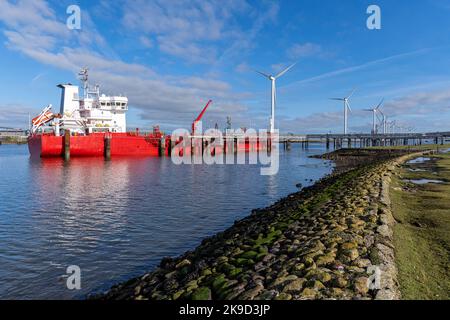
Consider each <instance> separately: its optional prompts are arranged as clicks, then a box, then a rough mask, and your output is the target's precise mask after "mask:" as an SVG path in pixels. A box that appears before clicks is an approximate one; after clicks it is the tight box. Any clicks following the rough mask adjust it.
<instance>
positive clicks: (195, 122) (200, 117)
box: [192, 100, 212, 134]
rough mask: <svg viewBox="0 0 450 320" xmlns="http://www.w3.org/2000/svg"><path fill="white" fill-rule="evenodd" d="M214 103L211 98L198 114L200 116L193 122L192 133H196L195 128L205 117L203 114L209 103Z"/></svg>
mask: <svg viewBox="0 0 450 320" xmlns="http://www.w3.org/2000/svg"><path fill="white" fill-rule="evenodd" d="M211 103H212V100H209V101H208V103H207V104H206V106H205V107H204V108H203V110H202V112H200V114H199V115H198V117H197V118H196V119H195V120H194V122H193V123H192V134H195V129H196V127H197V123H198V122H199V121H200V120H201V119H202V118H203V115H204V114H205V112H206V109H208V107H209V105H210V104H211Z"/></svg>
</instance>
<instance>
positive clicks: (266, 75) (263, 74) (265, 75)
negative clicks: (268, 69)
mask: <svg viewBox="0 0 450 320" xmlns="http://www.w3.org/2000/svg"><path fill="white" fill-rule="evenodd" d="M253 71H255V72H256V73H259V74H260V75H262V76H263V77H266V78H268V79H270V75H268V74H265V73H264V72H261V71H258V70H256V69H253Z"/></svg>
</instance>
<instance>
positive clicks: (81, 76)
mask: <svg viewBox="0 0 450 320" xmlns="http://www.w3.org/2000/svg"><path fill="white" fill-rule="evenodd" d="M88 70H89V69H88V68H87V67H84V68H82V69H81V71H80V72H78V77H79V79H80V81H81V82H82V83H83V95H84V98H85V99H86V98H87V97H88V96H87V95H88V78H89V76H88Z"/></svg>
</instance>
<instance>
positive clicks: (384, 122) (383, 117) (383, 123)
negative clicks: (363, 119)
mask: <svg viewBox="0 0 450 320" xmlns="http://www.w3.org/2000/svg"><path fill="white" fill-rule="evenodd" d="M378 112H379V113H380V114H381V119H379V120H380V122H381V127H382V128H383V134H386V133H387V116H386V115H385V114H384V113H383V111H381V110H378Z"/></svg>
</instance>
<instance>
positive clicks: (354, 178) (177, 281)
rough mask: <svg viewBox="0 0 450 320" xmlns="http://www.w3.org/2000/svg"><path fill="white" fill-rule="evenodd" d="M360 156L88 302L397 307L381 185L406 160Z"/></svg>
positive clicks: (384, 189) (385, 196) (386, 206)
mask: <svg viewBox="0 0 450 320" xmlns="http://www.w3.org/2000/svg"><path fill="white" fill-rule="evenodd" d="M369 153H370V155H369V154H368V155H366V157H361V156H359V155H358V158H359V159H360V161H358V162H355V163H353V164H352V165H351V166H350V165H349V166H347V167H346V171H345V172H340V173H335V174H333V175H331V176H329V177H327V178H324V179H322V180H321V181H319V182H318V183H316V184H315V185H314V186H312V187H309V188H305V189H303V190H302V191H300V192H298V193H295V194H292V195H290V196H288V197H287V198H285V199H282V200H280V201H279V202H277V203H275V204H274V205H272V206H271V207H268V208H265V209H260V210H254V211H253V212H252V214H251V215H250V216H249V217H247V218H245V219H243V220H241V221H237V222H235V224H234V225H233V226H232V227H230V228H229V229H228V230H226V231H224V232H223V233H219V234H217V235H215V236H213V237H211V238H208V239H205V240H204V241H203V242H202V244H201V245H200V246H198V247H197V248H196V249H195V250H194V251H192V252H187V253H185V254H184V255H183V256H180V257H178V258H173V259H172V258H165V259H163V260H162V261H161V263H160V265H159V267H157V268H156V269H155V270H154V271H153V272H150V273H147V274H145V275H143V276H141V277H138V278H135V279H132V280H130V281H128V282H126V283H123V284H120V285H117V286H115V287H113V288H111V289H110V290H109V292H107V293H106V294H104V295H101V296H96V297H94V298H100V299H194V300H203V299H283V300H290V299H374V298H379V299H396V298H399V293H398V290H397V283H396V268H395V264H394V251H393V244H392V229H391V225H392V223H394V221H393V218H392V215H391V212H390V206H389V205H390V202H389V194H388V185H389V179H390V175H391V174H392V172H393V171H394V170H395V165H396V163H397V162H401V161H404V159H402V157H403V158H405V157H404V156H403V155H402V154H400V153H392V152H389V153H382V154H380V153H378V154H377V153H372V152H369ZM352 155H354V153H353V151H349V157H351V156H352ZM333 156H336V157H337V154H336V153H335V154H334V155H333V154H331V155H329V156H328V157H330V158H332V157H333ZM343 157H345V156H344V154H343V153H342V151H341V153H339V158H343ZM369 283H371V285H370V286H369Z"/></svg>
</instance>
